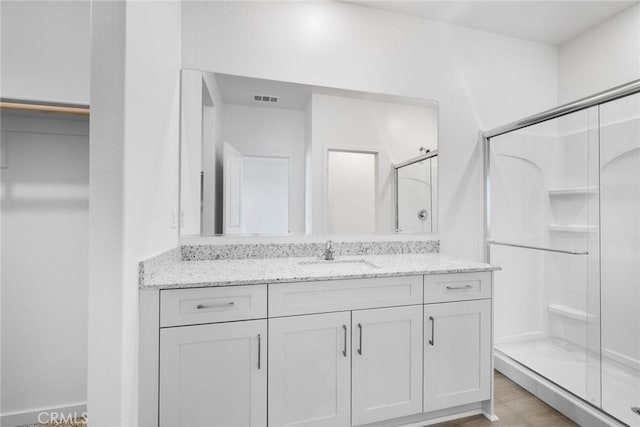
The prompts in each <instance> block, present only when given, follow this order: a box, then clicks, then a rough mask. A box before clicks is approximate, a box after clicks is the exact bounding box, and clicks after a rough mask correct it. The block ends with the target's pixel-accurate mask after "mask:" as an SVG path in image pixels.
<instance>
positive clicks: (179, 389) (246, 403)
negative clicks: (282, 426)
mask: <svg viewBox="0 0 640 427" xmlns="http://www.w3.org/2000/svg"><path fill="white" fill-rule="evenodd" d="M266 292H267V290H266V285H261V286H237V287H232V288H198V289H180V290H167V291H162V295H161V297H160V305H161V310H160V324H161V325H164V326H165V327H162V328H161V329H160V360H159V377H160V378H159V422H158V424H159V425H160V426H161V427H205V426H212V425H219V426H266V425H267V341H268V333H267V319H266ZM252 317H264V318H263V319H259V320H243V319H247V318H252ZM238 320H243V321H238ZM199 321H209V322H211V321H216V322H224V323H208V324H191V325H190V324H189V323H196V322H199ZM172 325H181V326H172Z"/></svg>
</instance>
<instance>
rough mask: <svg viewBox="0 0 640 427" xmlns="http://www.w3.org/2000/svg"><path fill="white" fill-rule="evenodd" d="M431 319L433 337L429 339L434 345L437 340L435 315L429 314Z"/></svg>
mask: <svg viewBox="0 0 640 427" xmlns="http://www.w3.org/2000/svg"><path fill="white" fill-rule="evenodd" d="M429 320H430V321H431V339H430V340H429V344H430V345H432V346H433V345H435V342H436V331H435V329H436V320H435V319H434V318H433V316H429Z"/></svg>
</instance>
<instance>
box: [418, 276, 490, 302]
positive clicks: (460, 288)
mask: <svg viewBox="0 0 640 427" xmlns="http://www.w3.org/2000/svg"><path fill="white" fill-rule="evenodd" d="M485 298H491V272H490V271H486V272H481V273H460V274H434V275H426V276H424V302H425V304H429V303H437V302H448V301H463V300H473V299H485Z"/></svg>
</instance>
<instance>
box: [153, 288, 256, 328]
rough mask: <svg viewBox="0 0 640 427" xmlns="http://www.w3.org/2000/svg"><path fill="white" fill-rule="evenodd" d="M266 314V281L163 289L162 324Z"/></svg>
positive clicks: (174, 324) (252, 317)
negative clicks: (248, 284)
mask: <svg viewBox="0 0 640 427" xmlns="http://www.w3.org/2000/svg"><path fill="white" fill-rule="evenodd" d="M265 317H267V285H250V286H227V287H219V288H193V289H167V290H163V291H161V292H160V327H161V328H164V327H167V326H181V325H193V324H198V323H213V322H228V321H232V320H246V319H260V318H265Z"/></svg>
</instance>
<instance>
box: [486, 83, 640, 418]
mask: <svg viewBox="0 0 640 427" xmlns="http://www.w3.org/2000/svg"><path fill="white" fill-rule="evenodd" d="M484 138H485V162H486V163H485V171H486V188H485V189H486V219H487V230H486V234H487V256H488V261H489V262H491V263H493V264H497V265H499V266H501V267H502V271H500V272H496V274H495V281H494V283H495V290H494V298H495V354H496V366H497V367H498V369H501V368H502V369H503V370H505V371H512V372H516V371H517V372H524V373H525V374H526V375H528V377H527V378H534V379H535V381H540V384H543V383H544V384H551V386H552V387H554V389H557V390H559V391H558V393H560V394H562V396H564V398H565V399H566V400H565V403H564V404H563V405H564V407H565V408H566V407H569V406H567V405H566V402H571V407H572V408H574V409H575V408H577V407H581V408H586V409H585V411H587V412H588V413H590V414H592V415H593V416H594V417H597V418H598V419H600V420H602V421H603V422H604V423H616V422H621V423H624V424H627V425H630V426H640V80H638V81H634V82H631V83H629V84H626V85H623V86H620V87H617V88H614V89H611V90H609V91H606V92H602V93H600V94H597V95H594V96H592V97H589V98H585V99H583V100H580V101H576V102H574V103H571V104H567V105H565V106H562V107H558V108H556V109H554V110H550V111H548V112H545V113H542V114H539V115H536V116H532V117H530V118H528V119H525V120H522V121H520V122H515V123H512V124H509V125H505V126H502V127H500V128H497V129H495V130H492V131H489V132H485V134H484ZM534 388H535V387H534ZM556 400H557V399H556ZM561 406H562V405H561ZM572 413H573V414H575V413H576V412H575V411H572ZM590 416H591V415H590ZM576 417H577V418H579V416H577V415H576V416H574V418H576Z"/></svg>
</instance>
